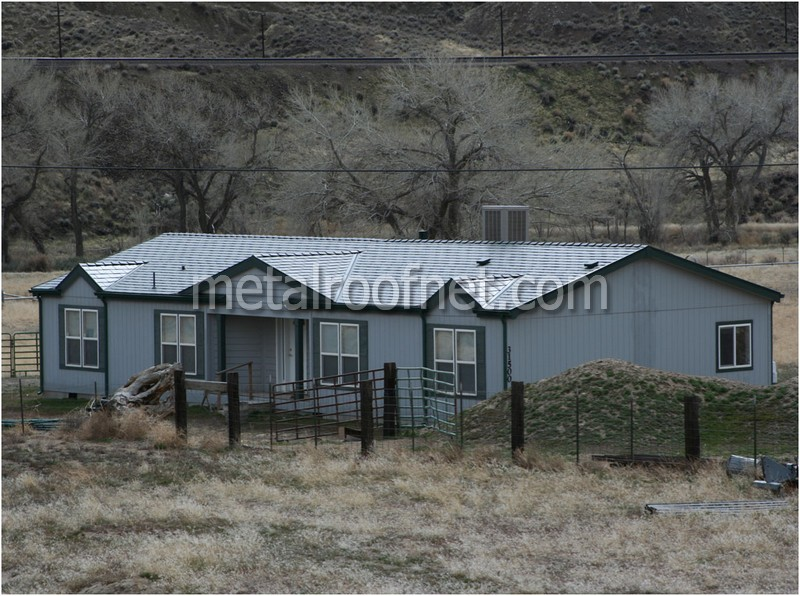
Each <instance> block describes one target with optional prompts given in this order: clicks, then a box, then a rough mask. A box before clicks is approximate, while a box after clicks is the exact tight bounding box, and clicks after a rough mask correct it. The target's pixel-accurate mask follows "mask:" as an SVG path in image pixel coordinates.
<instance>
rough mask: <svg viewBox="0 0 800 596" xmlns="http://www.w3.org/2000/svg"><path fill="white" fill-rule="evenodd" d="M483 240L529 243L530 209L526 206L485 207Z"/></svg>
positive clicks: (483, 209)
mask: <svg viewBox="0 0 800 596" xmlns="http://www.w3.org/2000/svg"><path fill="white" fill-rule="evenodd" d="M481 211H482V215H483V217H482V218H481V219H482V221H483V239H484V240H493V241H497V240H500V241H506V242H527V241H528V207H527V206H525V205H484V206H483V208H482V210H481Z"/></svg>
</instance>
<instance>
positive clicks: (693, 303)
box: [508, 260, 772, 384]
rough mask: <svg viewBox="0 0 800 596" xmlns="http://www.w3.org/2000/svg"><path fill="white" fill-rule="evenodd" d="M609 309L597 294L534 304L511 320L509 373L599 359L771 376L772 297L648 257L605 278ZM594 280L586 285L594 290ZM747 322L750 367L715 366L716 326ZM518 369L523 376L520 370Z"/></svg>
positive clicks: (543, 371) (528, 377) (531, 375)
mask: <svg viewBox="0 0 800 596" xmlns="http://www.w3.org/2000/svg"><path fill="white" fill-rule="evenodd" d="M607 282H608V283H607V288H608V302H607V306H608V308H607V309H606V310H605V311H603V310H601V309H600V301H599V299H598V298H599V296H598V297H595V295H594V294H595V293H596V292H593V299H592V302H591V308H589V309H586V308H584V302H583V298H584V290H583V289H581V288H579V289H578V290H576V292H575V301H574V302H575V309H574V310H569V309H568V308H566V307H562V308H560V309H558V310H555V311H551V312H545V311H544V310H540V309H538V308H537V309H534V310H533V311H531V312H529V313H526V314H524V315H522V316H520V317H519V318H517V319H515V320H510V321H509V323H508V326H509V333H508V336H509V345H510V346H511V349H512V361H513V364H514V378H515V379H516V380H522V381H536V380H539V379H542V378H545V377H549V376H552V375H555V374H558V373H560V372H562V371H564V370H566V369H568V368H571V367H573V366H577V365H579V364H581V363H583V362H587V361H589V360H595V359H598V358H618V359H621V360H627V361H629V362H633V363H636V364H641V365H643V366H650V367H654V368H659V369H662V370H668V371H674V372H681V373H686V374H694V375H706V376H721V377H724V378H728V379H732V380H737V381H745V382H748V383H753V384H768V383H769V382H770V380H771V360H772V356H771V353H772V350H771V345H772V343H771V342H772V338H771V324H770V312H771V303H770V302H769V301H768V300H765V299H763V298H759V297H757V296H755V295H753V294H750V293H747V292H743V291H741V290H738V289H736V288H734V287H731V286H726V285H722V284H719V283H716V282H712V281H710V280H708V279H705V278H703V277H700V276H696V275H692V274H689V273H687V272H684V271H682V270H679V269H677V268H674V267H671V266H668V265H664V264H662V263H658V262H654V261H649V260H648V261H638V262H636V263H633V264H631V265H629V266H627V267H625V268H623V269H620V270H617V271H614V272H612V273H611V274H609V275H608V278H607ZM597 289H598V288H597V287H594V288H593V290H597ZM740 320H752V321H753V364H754V367H753V370H747V371H744V370H743V371H736V372H723V373H717V370H716V355H717V351H716V349H717V348H716V325H717V323H720V322H726V321H740ZM523 375H525V376H523Z"/></svg>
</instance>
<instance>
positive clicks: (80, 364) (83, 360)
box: [64, 308, 100, 370]
mask: <svg viewBox="0 0 800 596" xmlns="http://www.w3.org/2000/svg"><path fill="white" fill-rule="evenodd" d="M75 312H76V313H78V335H69V325H68V324H67V316H68V314H69V313H75ZM84 313H93V314H94V316H95V329H96V331H97V336H96V337H87V336H86V335H85V333H84V327H83V319H84ZM70 340H72V341H75V340H77V341H78V344H79V346H80V348H79V349H80V354H79V356H80V362H78V363H75V362H70V361H69V341H70ZM87 342H94V344H95V362H96V363H97V364H86V343H87ZM64 366H65V367H69V368H91V369H94V370H98V369H99V368H100V311H98V310H97V309H94V308H64Z"/></svg>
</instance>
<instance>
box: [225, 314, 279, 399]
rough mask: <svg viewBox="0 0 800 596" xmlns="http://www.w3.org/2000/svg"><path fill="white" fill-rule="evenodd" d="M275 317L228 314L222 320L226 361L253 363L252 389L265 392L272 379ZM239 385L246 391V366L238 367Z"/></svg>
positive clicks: (232, 364) (227, 363) (273, 374)
mask: <svg viewBox="0 0 800 596" xmlns="http://www.w3.org/2000/svg"><path fill="white" fill-rule="evenodd" d="M275 341H276V339H275V320H274V319H265V318H253V317H237V316H229V317H226V319H225V364H224V368H226V369H227V368H231V367H234V366H238V365H241V364H245V363H247V362H252V363H253V391H254V392H255V393H265V392H267V391H268V390H269V387H270V385H271V384H272V383H274V382H275V364H276V362H275ZM236 372H238V373H239V387H240V388H241V392H242V393H243V394H244V393H245V392H246V391H247V390H248V388H249V387H248V368H247V367H246V366H243V367H242V368H239V369H237V371H236Z"/></svg>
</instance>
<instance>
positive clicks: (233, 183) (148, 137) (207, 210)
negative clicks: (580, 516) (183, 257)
mask: <svg viewBox="0 0 800 596" xmlns="http://www.w3.org/2000/svg"><path fill="white" fill-rule="evenodd" d="M136 103H137V105H138V106H140V107H141V110H140V112H141V117H140V120H139V121H138V122H137V123H138V125H139V126H140V129H139V131H138V132H139V135H138V137H137V142H138V145H137V146H136V147H135V148H134V149H133V150H132V152H133V153H134V154H136V155H138V156H139V159H140V161H142V162H143V163H144V164H146V165H147V166H149V167H152V168H160V170H159V172H158V177H159V178H160V179H162V180H163V181H165V182H167V183H168V184H169V185H170V187H171V189H172V191H173V192H174V194H175V197H176V198H177V201H178V205H179V219H178V225H177V228H178V230H179V231H182V232H185V231H187V230H188V207H189V203H190V202H194V205H195V210H196V211H195V213H196V221H197V225H198V227H199V229H200V231H202V232H205V233H214V232H217V231H219V230H220V229H221V228H222V227H223V225H224V223H225V220H226V218H227V216H228V214H229V212H230V210H231V207H232V206H233V204H234V203H235V201H236V200H237V199H239V198H240V197H241V195H242V193H243V192H244V191H245V190H246V189H248V188H249V187H250V185H252V184H253V183H254V178H255V175H254V174H250V173H248V172H246V171H243V170H247V169H248V168H252V167H255V166H263V165H265V164H266V163H267V160H268V152H267V151H266V150H265V148H264V143H263V142H261V140H260V138H259V133H260V131H262V130H264V129H266V128H269V127H270V126H271V121H270V119H269V118H268V117H267V115H268V113H269V106H268V104H265V102H262V101H255V100H253V99H250V100H248V101H246V102H240V101H238V100H235V99H233V98H230V97H226V96H224V95H220V94H215V93H213V92H211V91H210V90H208V89H206V88H204V87H203V86H202V85H200V84H198V83H195V82H187V81H183V80H176V79H175V78H174V77H173V78H169V79H164V80H160V81H159V82H158V86H157V88H156V89H148V90H147V92H146V93H144V94H142V95H141V96H139V97H138V99H137V100H136ZM265 106H267V108H266V109H265ZM273 115H274V113H273Z"/></svg>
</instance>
